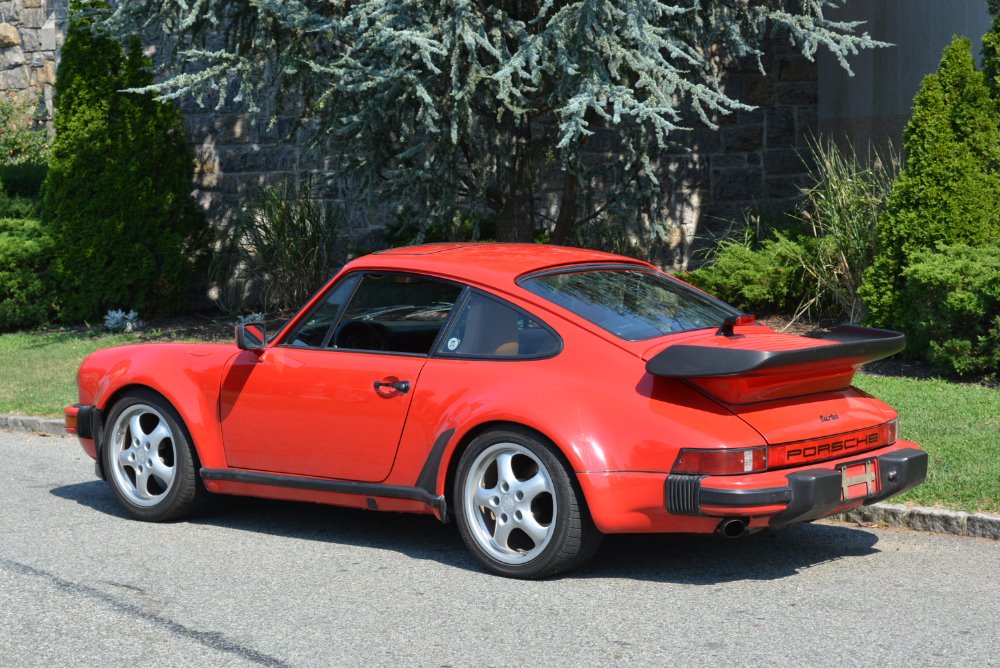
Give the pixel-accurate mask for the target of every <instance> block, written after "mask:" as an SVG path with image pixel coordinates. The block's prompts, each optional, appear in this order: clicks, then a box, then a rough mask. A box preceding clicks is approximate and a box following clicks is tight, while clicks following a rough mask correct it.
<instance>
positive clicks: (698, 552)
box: [51, 480, 878, 585]
mask: <svg viewBox="0 0 1000 668" xmlns="http://www.w3.org/2000/svg"><path fill="white" fill-rule="evenodd" d="M51 493H52V494H53V495H54V496H56V497H58V498H60V499H65V500H68V501H75V502H76V503H79V504H81V505H84V506H87V507H90V508H93V509H94V510H97V511H99V512H101V513H104V514H106V515H111V516H114V517H116V518H127V517H128V516H127V514H126V513H125V511H124V510H123V509H122V508H121V506H120V505H119V504H118V502H117V500H116V499H115V498H114V495H113V494H112V493H111V490H110V489H109V488H108V486H107V484H106V483H104V482H102V481H99V480H93V481H90V482H84V483H76V484H72V485H65V486H62V487H57V488H54V489H53V490H52V491H51ZM183 521H187V522H190V523H193V524H201V525H206V526H218V527H225V528H228V529H236V530H239V531H248V532H253V533H261V534H268V535H273V536H278V537H287V538H297V539H304V540H315V541H323V542H329V543H337V544H341V545H351V546H355V547H370V548H375V549H380V550H390V551H395V552H399V553H401V554H405V555H407V556H408V557H410V558H413V559H426V560H430V561H436V562H438V563H440V564H442V565H446V566H451V567H454V568H461V569H463V570H472V571H482V568H481V567H480V566H479V565H478V563H477V562H476V561H475V559H473V557H472V556H471V555H470V554H469V552H468V551H467V550H466V549H465V546H464V545H463V543H462V540H461V538H460V537H459V535H458V531H457V530H456V529H455V525H454V524H448V525H445V524H441V523H440V522H438V521H437V520H436V519H434V518H432V517H430V516H429V515H409V514H403V513H379V512H371V511H366V510H358V509H353V508H339V507H335V506H324V505H319V504H312V503H297V502H292V501H272V500H267V499H257V498H250V497H232V496H213V497H212V502H211V504H210V505H209V507H208V508H207V509H206V510H205V511H203V512H202V513H200V514H199V515H197V516H196V517H193V518H191V519H189V520H183ZM877 542H878V536H877V535H876V534H875V533H873V532H871V531H867V530H865V529H859V528H855V527H852V526H849V525H837V524H806V525H800V526H795V527H792V528H790V529H785V530H783V531H779V532H773V533H772V532H762V533H758V534H754V535H751V536H745V537H742V538H737V539H734V540H731V539H726V538H721V537H718V536H691V535H680V534H649V535H611V536H606V537H605V540H604V543H603V545H602V546H601V548H600V550H599V551H598V553H597V554H596V555H595V556H594V558H593V559H592V560H591V561H590V562H589V563H588V564H586V565H585V566H583V567H582V568H580V569H578V570H576V571H573V572H572V573H569V574H567V575H566V576H564V577H565V578H567V579H590V578H626V579H635V580H645V581H650V582H665V583H675V584H691V585H711V584H718V583H724V582H732V581H740V580H776V579H781V578H786V577H791V576H794V575H796V574H797V573H799V572H801V571H803V570H806V569H808V568H811V567H813V566H817V565H819V564H823V563H828V562H832V561H838V560H845V559H851V558H855V557H863V556H866V555H870V554H874V553H876V552H878V549H877V548H876V547H875V545H876V543H877Z"/></svg>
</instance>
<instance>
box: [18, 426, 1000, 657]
mask: <svg viewBox="0 0 1000 668" xmlns="http://www.w3.org/2000/svg"><path fill="white" fill-rule="evenodd" d="M146 663H150V664H152V663H155V664H158V665H161V666H175V665H176V666H187V665H212V666H243V665H248V666H250V665H265V666H285V665H288V666H330V665H334V666H356V665H389V664H402V665H420V666H425V665H426V666H445V665H450V666H511V665H525V666H540V665H545V666H549V665H572V666H581V665H583V666H591V665H593V666H606V665H617V664H634V665H668V664H669V665H681V666H685V665H712V666H718V665H754V666H756V665H761V666H763V665H769V666H770V665H783V666H784V665H794V666H800V665H809V666H838V667H842V666H855V665H856V666H871V665H888V664H894V665H904V666H956V665H960V666H989V665H1000V543H998V542H997V541H994V540H987V539H982V538H969V537H962V536H951V535H940V534H931V533H917V532H911V531H906V530H896V529H873V528H860V527H853V526H850V525H847V524H837V523H830V524H821V523H817V524H811V525H806V526H800V527H794V528H792V529H788V530H786V531H783V532H780V533H776V534H758V535H755V536H750V537H747V538H745V539H738V540H734V541H729V540H725V539H721V538H716V537H687V536H612V537H609V538H608V539H607V540H606V541H605V543H604V546H603V547H602V548H601V551H600V552H599V553H598V555H597V557H596V558H595V559H594V560H593V561H592V562H591V563H590V564H589V565H588V566H586V567H585V568H584V569H582V570H580V571H577V572H575V573H572V574H570V575H567V576H565V577H561V578H556V579H552V580H547V581H543V582H522V581H516V580H507V579H503V578H498V577H495V576H492V575H488V574H486V573H484V572H482V571H481V570H480V569H479V568H478V566H477V565H476V563H475V562H474V561H473V560H472V558H471V557H470V556H469V555H468V554H467V553H466V551H465V548H464V547H463V545H462V543H461V540H460V538H459V537H458V534H457V532H456V531H455V530H454V528H453V527H452V526H445V525H441V524H439V523H438V522H437V521H435V520H434V519H432V518H430V517H418V516H407V515H397V514H388V513H374V512H368V511H360V510H347V509H338V508H329V507H323V506H317V505H311V504H296V503H285V502H274V501H264V500H257V499H242V498H236V497H230V498H222V497H220V498H218V500H217V502H216V503H214V504H213V506H212V507H211V508H210V510H209V511H208V512H207V513H205V514H203V515H202V516H200V517H198V518H196V519H193V520H190V521H182V522H176V523H168V524H159V525H155V524H144V523H139V522H135V521H133V520H130V519H127V518H126V517H125V515H124V513H123V512H122V511H121V510H120V508H119V507H118V505H117V503H116V502H115V500H114V498H113V496H112V494H111V492H110V490H109V489H108V488H107V485H106V484H105V483H103V482H101V481H99V480H96V479H95V478H94V477H93V463H92V461H91V460H90V459H89V458H88V457H87V456H86V455H84V454H83V452H82V450H81V449H80V447H79V445H78V444H77V443H76V441H75V440H73V439H69V438H61V437H57V436H39V435H31V434H24V433H14V432H5V431H0V665H2V666H51V665H95V666H96V665H100V666H134V665H138V664H146Z"/></svg>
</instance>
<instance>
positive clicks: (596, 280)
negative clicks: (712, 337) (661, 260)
mask: <svg viewBox="0 0 1000 668" xmlns="http://www.w3.org/2000/svg"><path fill="white" fill-rule="evenodd" d="M519 283H520V285H521V286H522V287H524V288H526V289H527V290H530V291H531V292H534V293H535V294H536V295H539V296H541V297H544V298H545V299H548V300H549V301H551V302H554V303H556V304H558V305H559V306H562V307H563V308H565V309H568V310H570V311H572V312H573V313H575V314H577V315H578V316H580V317H582V318H585V319H587V320H589V321H590V322H592V323H594V324H595V325H597V326H598V327H601V328H603V329H606V330H607V331H609V332H611V333H612V334H614V335H615V336H617V337H619V338H622V339H625V340H626V341H642V340H644V339H652V338H654V337H657V336H663V335H665V334H676V333H677V332H686V331H688V330H692V329H704V328H707V327H718V326H719V325H721V324H722V321H723V320H725V319H726V318H729V317H732V316H735V315H739V314H740V311H738V310H737V309H735V308H733V307H732V306H729V305H728V304H725V303H723V302H721V301H719V300H718V299H715V298H714V297H709V296H708V295H705V294H703V293H701V292H698V291H697V290H694V289H692V288H690V287H688V286H686V285H684V284H683V283H680V282H679V281H675V280H672V279H671V278H669V277H667V276H665V275H663V274H659V273H656V272H653V271H650V270H648V269H643V268H629V267H616V268H588V269H579V270H569V271H560V272H554V273H546V274H540V275H536V276H529V277H527V278H524V279H522V280H520V281H519Z"/></svg>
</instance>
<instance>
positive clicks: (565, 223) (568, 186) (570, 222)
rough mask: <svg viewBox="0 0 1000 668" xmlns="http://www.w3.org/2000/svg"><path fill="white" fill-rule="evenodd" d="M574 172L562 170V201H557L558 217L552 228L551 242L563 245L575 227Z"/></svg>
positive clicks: (575, 180) (575, 179)
mask: <svg viewBox="0 0 1000 668" xmlns="http://www.w3.org/2000/svg"><path fill="white" fill-rule="evenodd" d="M576 184H577V178H576V174H571V173H570V172H563V192H562V201H561V202H560V203H559V218H558V219H557V220H556V228H555V229H554V230H552V243H554V244H559V245H564V244H565V243H566V242H567V241H569V238H570V235H572V234H573V230H574V229H575V227H576Z"/></svg>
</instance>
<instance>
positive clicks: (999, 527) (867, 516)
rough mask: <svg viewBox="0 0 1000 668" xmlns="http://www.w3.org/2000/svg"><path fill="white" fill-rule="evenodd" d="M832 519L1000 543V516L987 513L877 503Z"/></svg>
mask: <svg viewBox="0 0 1000 668" xmlns="http://www.w3.org/2000/svg"><path fill="white" fill-rule="evenodd" d="M830 519H832V520H839V521H841V522H849V523H851V524H880V525H883V526H889V527H901V528H904V529H913V530H915V531H932V532H934V533H949V534H952V535H955V536H971V537H973V538H991V539H993V540H1000V515H990V514H988V513H963V512H961V511H958V510H945V509H944V508H923V507H919V506H917V507H913V508H911V507H908V506H903V505H898V504H894V503H876V504H874V505H871V506H861V507H859V508H855V509H854V510H850V511H848V512H846V513H844V514H842V515H836V516H834V517H831V518H830Z"/></svg>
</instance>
